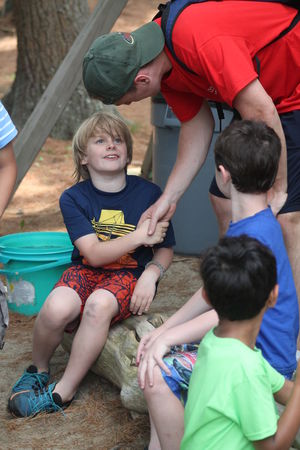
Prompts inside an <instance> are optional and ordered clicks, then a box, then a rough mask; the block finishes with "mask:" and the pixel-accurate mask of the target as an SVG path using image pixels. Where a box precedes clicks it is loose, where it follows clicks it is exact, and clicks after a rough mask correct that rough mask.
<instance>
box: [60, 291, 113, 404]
mask: <svg viewBox="0 0 300 450" xmlns="http://www.w3.org/2000/svg"><path fill="white" fill-rule="evenodd" d="M117 314H118V303H117V300H116V298H115V296H114V295H113V294H112V293H110V292H109V291H106V290H104V289H99V290H98V291H95V292H94V293H93V294H91V296H90V297H89V298H88V300H87V302H86V304H85V308H84V312H83V317H82V320H81V322H80V326H79V328H78V330H77V332H76V335H75V337H74V339H73V344H72V348H71V353H70V358H69V361H68V364H67V367H66V370H65V372H64V374H63V376H62V378H61V380H60V381H59V382H58V383H57V384H56V386H55V389H54V391H53V392H57V393H58V394H60V396H61V398H62V401H63V402H67V401H69V400H71V399H72V398H73V397H74V395H75V393H76V391H77V388H78V386H79V384H80V382H81V381H82V379H83V378H84V376H85V375H86V373H87V372H88V370H89V369H90V367H91V366H92V364H93V363H94V362H95V360H96V359H97V357H98V355H99V353H100V352H101V350H102V348H103V346H104V344H105V342H106V339H107V335H108V331H109V327H110V323H111V320H112V318H113V317H115V316H116V315H117Z"/></svg>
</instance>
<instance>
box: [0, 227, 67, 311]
mask: <svg viewBox="0 0 300 450" xmlns="http://www.w3.org/2000/svg"><path fill="white" fill-rule="evenodd" d="M72 250H73V246H72V243H71V241H70V238H69V236H68V234H67V233H60V232H36V233H18V234H14V235H13V234H12V235H7V236H3V237H1V238H0V262H2V264H3V269H0V274H2V275H4V276H5V277H6V282H7V287H8V294H9V303H8V307H9V309H10V310H11V311H14V312H18V313H20V314H25V315H28V316H30V315H34V314H37V313H38V312H39V310H40V309H41V307H42V305H43V303H44V301H45V299H46V297H47V296H48V294H49V293H50V291H51V290H52V289H53V286H54V284H55V283H56V282H57V281H58V279H59V278H60V276H61V274H62V273H63V271H64V270H65V269H67V268H68V267H69V266H70V263H71V255H72Z"/></svg>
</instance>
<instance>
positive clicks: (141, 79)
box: [134, 72, 151, 84]
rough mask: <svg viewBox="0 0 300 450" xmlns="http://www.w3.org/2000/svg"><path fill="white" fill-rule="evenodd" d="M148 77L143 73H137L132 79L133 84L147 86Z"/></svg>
mask: <svg viewBox="0 0 300 450" xmlns="http://www.w3.org/2000/svg"><path fill="white" fill-rule="evenodd" d="M150 81H151V80H150V76H149V75H147V74H145V73H140V72H138V74H137V76H136V77H135V79H134V84H149V83H150Z"/></svg>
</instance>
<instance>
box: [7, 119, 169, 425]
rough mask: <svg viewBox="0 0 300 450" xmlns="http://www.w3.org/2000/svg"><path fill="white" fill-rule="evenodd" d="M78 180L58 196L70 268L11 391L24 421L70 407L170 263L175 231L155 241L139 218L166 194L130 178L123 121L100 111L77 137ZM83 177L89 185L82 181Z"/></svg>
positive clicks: (163, 228) (161, 230) (162, 229)
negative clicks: (65, 341)
mask: <svg viewBox="0 0 300 450" xmlns="http://www.w3.org/2000/svg"><path fill="white" fill-rule="evenodd" d="M73 154H74V162H75V176H76V181H77V183H76V184H75V185H74V186H72V187H71V188H69V189H67V190H66V191H65V192H64V193H63V194H62V196H61V198H60V207H61V211H62V214H63V217H64V222H65V225H66V227H67V230H68V233H69V235H70V238H71V240H72V242H73V244H74V250H73V254H72V262H73V264H72V266H71V267H70V268H69V269H67V270H66V271H65V272H64V273H63V275H62V277H61V279H60V280H59V281H58V283H57V284H56V285H55V288H54V289H53V291H52V292H51V293H50V295H49V296H48V298H47V299H46V301H45V303H44V305H43V308H42V309H41V311H40V313H39V315H38V317H37V319H36V322H35V327H34V336H33V364H32V365H31V366H29V367H28V368H27V369H26V370H25V372H24V374H23V375H22V376H21V378H20V379H19V380H18V381H17V383H16V384H15V385H14V387H13V389H12V394H11V397H10V399H9V408H10V411H11V412H12V414H14V415H16V416H20V417H24V416H32V415H35V414H38V413H40V412H43V411H44V412H53V411H58V410H60V409H61V408H65V407H66V406H68V404H69V403H70V402H71V400H72V399H73V397H74V395H75V393H76V391H77V388H78V386H79V384H80V382H81V380H82V379H83V377H84V376H85V375H86V373H87V372H88V370H89V368H90V367H91V366H92V364H93V363H94V362H95V360H96V358H97V357H98V355H99V353H100V352H101V350H102V348H103V346H104V344H105V342H106V339H107V335H108V332H109V328H110V326H111V325H112V324H113V323H116V322H118V321H120V320H123V319H125V318H127V317H129V316H130V315H131V314H132V313H133V314H139V315H140V314H142V313H143V312H144V311H148V309H149V306H150V304H151V302H152V300H153V298H154V295H155V291H156V285H157V282H158V281H159V280H160V279H161V277H162V276H163V273H164V271H165V270H166V269H167V268H168V267H169V265H170V264H171V261H172V256H173V250H172V246H173V245H174V244H175V241H174V235H173V230H172V227H171V226H170V227H169V228H168V225H169V224H168V222H165V221H162V222H161V223H160V224H159V227H158V229H157V232H156V233H155V234H154V235H153V236H149V235H148V234H147V230H148V225H149V223H148V222H146V223H143V224H142V225H141V226H137V224H138V221H139V218H140V216H141V214H142V213H143V212H144V211H145V210H146V209H147V208H148V207H149V206H150V205H151V204H152V203H154V202H155V201H156V200H157V198H159V196H160V195H161V191H160V189H159V188H158V187H157V186H156V185H154V184H153V183H151V182H149V181H146V180H144V179H142V178H140V177H136V176H129V175H127V174H126V168H127V165H128V164H129V163H130V161H131V158H132V138H131V135H130V132H129V130H128V128H127V126H126V125H125V123H124V122H123V121H122V120H121V119H120V118H119V117H117V116H115V115H112V114H107V113H96V114H94V115H93V116H92V117H90V118H89V119H87V120H86V121H85V122H83V124H82V125H81V126H80V128H79V129H78V131H77V133H76V134H75V136H74V139H73ZM80 179H83V181H79V180H80ZM77 327H78V329H77V331H76V334H75V337H74V340H73V344H72V349H71V353H70V358H69V361H68V364H67V367H66V370H65V372H64V374H63V376H62V378H61V380H59V381H58V383H52V384H50V385H48V386H47V384H48V382H49V361H50V358H51V356H52V355H53V353H54V351H55V349H56V348H57V346H58V345H59V343H60V342H61V340H62V337H63V333H64V331H65V330H67V331H73V330H75V329H76V328H77Z"/></svg>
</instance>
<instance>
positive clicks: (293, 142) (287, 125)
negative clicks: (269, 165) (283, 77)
mask: <svg viewBox="0 0 300 450" xmlns="http://www.w3.org/2000/svg"><path fill="white" fill-rule="evenodd" d="M280 120H281V124H282V128H283V131H284V134H285V139H286V146H287V167H288V198H287V201H286V202H285V204H284V206H283V207H282V208H281V210H280V211H279V214H284V213H289V212H294V211H300V110H297V111H291V112H288V113H284V114H280ZM209 192H210V193H211V194H213V195H215V196H217V197H223V198H225V196H224V195H223V194H222V192H221V191H220V190H219V188H218V186H217V183H216V179H215V177H214V178H213V180H212V182H211V185H210V188H209Z"/></svg>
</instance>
